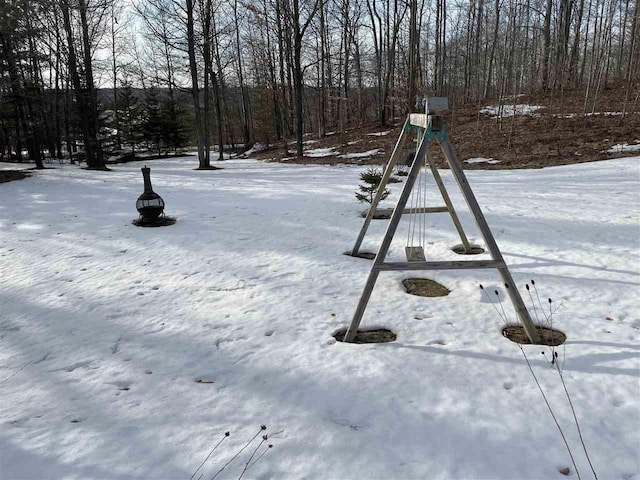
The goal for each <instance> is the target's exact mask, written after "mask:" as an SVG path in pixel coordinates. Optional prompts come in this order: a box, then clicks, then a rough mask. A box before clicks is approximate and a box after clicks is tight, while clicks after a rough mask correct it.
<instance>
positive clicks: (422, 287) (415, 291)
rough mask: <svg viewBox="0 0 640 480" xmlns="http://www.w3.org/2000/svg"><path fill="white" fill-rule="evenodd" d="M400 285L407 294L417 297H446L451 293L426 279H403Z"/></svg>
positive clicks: (442, 286)
mask: <svg viewBox="0 0 640 480" xmlns="http://www.w3.org/2000/svg"><path fill="white" fill-rule="evenodd" d="M402 285H404V288H405V289H406V290H407V293H408V294H410V295H417V296H419V297H446V296H447V295H449V294H450V293H451V290H449V289H448V288H447V287H445V286H444V285H440V284H439V283H438V282H436V281H433V280H429V279H428V278H405V279H404V280H402Z"/></svg>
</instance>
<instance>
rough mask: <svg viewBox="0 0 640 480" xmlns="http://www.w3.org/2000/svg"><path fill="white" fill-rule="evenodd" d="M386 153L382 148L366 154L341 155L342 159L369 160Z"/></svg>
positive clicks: (368, 151)
mask: <svg viewBox="0 0 640 480" xmlns="http://www.w3.org/2000/svg"><path fill="white" fill-rule="evenodd" d="M382 152H384V150H381V149H380V148H374V149H373V150H367V151H366V152H354V153H345V154H343V155H340V158H367V157H373V156H374V155H378V154H379V153H382Z"/></svg>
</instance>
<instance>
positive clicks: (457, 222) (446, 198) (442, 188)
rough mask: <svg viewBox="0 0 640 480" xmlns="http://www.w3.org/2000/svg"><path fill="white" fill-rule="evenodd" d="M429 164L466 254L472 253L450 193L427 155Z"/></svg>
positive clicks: (431, 159)
mask: <svg viewBox="0 0 640 480" xmlns="http://www.w3.org/2000/svg"><path fill="white" fill-rule="evenodd" d="M427 162H429V168H430V169H431V174H432V175H433V178H434V179H435V181H436V185H438V189H439V190H440V195H442V199H443V200H444V204H445V205H446V206H447V210H448V211H449V215H451V220H452V221H453V224H454V225H455V226H456V230H457V231H458V235H460V241H461V242H462V245H463V247H464V251H465V252H467V253H468V252H470V251H471V246H470V245H469V240H467V236H466V235H465V233H464V229H463V228H462V224H461V223H460V219H459V218H458V214H457V213H456V210H455V208H453V203H452V202H451V198H449V193H448V192H447V189H446V188H445V186H444V182H443V181H442V177H441V176H440V173H439V172H438V168H437V167H436V164H435V162H434V161H433V158H431V156H430V155H429V154H428V153H427Z"/></svg>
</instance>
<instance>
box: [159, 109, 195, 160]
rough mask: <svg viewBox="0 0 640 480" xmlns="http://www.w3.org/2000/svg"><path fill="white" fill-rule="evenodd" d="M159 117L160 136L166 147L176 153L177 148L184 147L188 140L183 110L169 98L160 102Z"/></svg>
mask: <svg viewBox="0 0 640 480" xmlns="http://www.w3.org/2000/svg"><path fill="white" fill-rule="evenodd" d="M161 117H162V121H161V126H162V129H161V137H162V139H163V140H164V143H165V145H166V146H167V148H170V149H172V150H173V151H174V153H175V154H177V153H178V150H179V149H180V148H182V147H184V146H185V145H186V144H187V142H188V140H189V137H188V135H187V129H186V126H185V121H184V112H183V110H182V108H180V105H179V104H178V103H177V102H176V101H175V99H172V98H169V99H167V101H166V102H164V103H163V104H162V108H161Z"/></svg>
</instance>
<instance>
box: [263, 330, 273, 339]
mask: <svg viewBox="0 0 640 480" xmlns="http://www.w3.org/2000/svg"><path fill="white" fill-rule="evenodd" d="M271 335H273V330H267V331H266V332H264V336H265V337H270V336H271Z"/></svg>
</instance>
